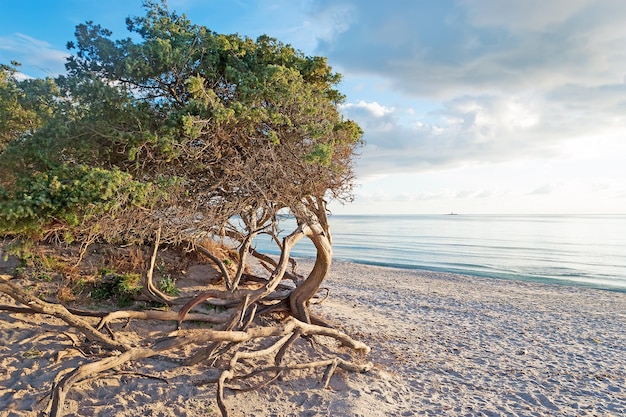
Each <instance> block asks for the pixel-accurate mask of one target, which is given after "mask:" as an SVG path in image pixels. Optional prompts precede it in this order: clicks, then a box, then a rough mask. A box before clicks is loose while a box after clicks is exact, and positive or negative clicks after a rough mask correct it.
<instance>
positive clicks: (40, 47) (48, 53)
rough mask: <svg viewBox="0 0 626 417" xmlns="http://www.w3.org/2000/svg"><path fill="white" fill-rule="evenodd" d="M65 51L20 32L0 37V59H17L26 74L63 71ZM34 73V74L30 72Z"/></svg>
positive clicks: (6, 61)
mask: <svg viewBox="0 0 626 417" xmlns="http://www.w3.org/2000/svg"><path fill="white" fill-rule="evenodd" d="M68 56H69V53H68V52H67V51H61V50H58V49H56V48H54V47H53V46H52V45H50V44H49V43H48V42H46V41H43V40H39V39H35V38H33V37H31V36H28V35H24V34H22V33H14V34H12V35H10V36H3V37H0V60H1V61H2V62H4V63H8V62H10V61H18V62H20V63H21V64H22V65H23V68H22V70H23V71H24V72H25V73H26V74H27V75H36V76H39V74H40V73H43V75H44V76H45V75H49V76H56V75H58V74H61V73H62V72H64V71H65V62H66V58H67V57H68ZM31 73H35V74H31Z"/></svg>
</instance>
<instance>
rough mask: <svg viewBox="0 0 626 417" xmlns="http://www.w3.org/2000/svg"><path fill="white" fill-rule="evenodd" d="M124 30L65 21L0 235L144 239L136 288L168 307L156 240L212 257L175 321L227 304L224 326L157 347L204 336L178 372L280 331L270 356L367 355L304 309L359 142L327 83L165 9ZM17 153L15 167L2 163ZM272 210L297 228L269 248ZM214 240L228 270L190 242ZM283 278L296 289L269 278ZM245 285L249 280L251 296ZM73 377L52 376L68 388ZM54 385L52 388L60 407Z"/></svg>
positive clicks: (297, 55) (326, 70)
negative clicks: (64, 51)
mask: <svg viewBox="0 0 626 417" xmlns="http://www.w3.org/2000/svg"><path fill="white" fill-rule="evenodd" d="M127 27H128V30H129V31H130V32H132V33H134V34H135V35H136V36H135V39H137V38H139V39H140V41H135V40H134V39H133V38H130V37H129V38H126V39H122V40H115V41H114V40H112V39H111V36H112V33H111V32H110V31H108V30H107V29H104V28H102V27H101V26H99V25H97V24H95V23H93V22H87V23H85V24H81V25H78V26H77V28H76V32H75V35H76V41H75V42H70V43H69V44H68V48H69V49H70V50H71V51H74V55H72V56H71V57H70V58H69V59H68V62H67V65H66V68H67V74H66V75H63V76H60V77H58V78H57V79H56V80H55V86H58V94H57V95H56V100H55V101H54V106H53V107H54V109H55V111H54V114H53V115H52V116H51V118H50V120H48V121H47V122H46V123H45V124H38V125H36V126H35V125H33V126H32V128H30V130H29V134H28V135H22V136H21V138H22V140H21V141H19V143H17V142H16V144H15V146H13V147H11V148H12V149H8V150H7V152H5V154H3V155H2V156H0V169H3V170H9V169H10V170H12V172H13V175H12V176H11V178H12V181H9V182H7V184H4V189H0V201H2V206H1V207H0V220H3V224H4V225H5V227H4V229H3V228H2V227H0V232H2V233H4V234H18V235H19V234H27V233H30V234H31V235H32V234H35V235H37V236H39V237H40V238H43V237H50V235H51V233H54V234H55V235H57V236H58V235H59V234H60V233H61V234H62V235H63V236H64V238H65V239H68V238H71V239H77V240H79V241H81V242H82V243H83V244H84V245H85V246H86V245H87V244H89V243H90V242H92V241H94V240H96V239H101V240H112V239H113V240H115V241H120V240H122V241H126V242H147V241H150V240H152V241H155V249H154V254H153V262H152V266H151V267H150V269H149V270H148V271H147V273H146V285H145V288H146V290H147V292H148V294H149V295H150V296H151V297H152V298H153V299H155V300H159V301H162V302H166V303H169V304H176V302H177V301H176V300H172V299H171V298H170V297H167V296H165V295H164V294H162V293H161V292H159V291H158V290H157V289H156V288H154V286H153V284H152V283H151V276H152V268H153V267H154V257H155V256H156V251H157V250H158V247H159V244H160V243H161V242H169V243H181V242H186V243H189V244H191V245H193V246H194V247H196V248H197V250H199V251H200V252H201V253H203V254H204V255H206V256H208V257H209V258H211V259H213V260H214V261H215V262H216V263H217V265H218V267H219V268H220V270H221V271H222V274H223V278H224V285H225V288H224V289H223V290H220V291H215V290H212V291H208V292H205V293H201V294H198V296H197V297H195V298H194V299H193V300H186V301H188V302H187V303H186V304H185V305H184V306H183V307H182V308H181V309H180V310H179V313H178V317H179V320H180V321H182V320H183V318H184V317H185V316H186V314H187V313H188V312H189V311H190V310H191V309H192V308H194V307H195V306H196V305H198V304H199V303H202V302H209V303H212V302H213V303H214V302H216V300H217V301H219V302H220V304H224V302H226V303H227V305H228V306H229V311H231V317H230V319H229V320H227V321H226V322H224V323H223V324H222V325H221V328H220V330H219V331H220V332H223V333H220V334H219V335H218V334H217V333H215V334H213V333H211V332H208V333H207V335H205V336H202V337H197V338H195V339H193V340H189V338H187V339H184V340H183V339H177V340H175V341H170V342H171V343H170V345H168V346H171V345H178V344H180V343H190V342H193V343H200V342H203V343H204V342H211V343H209V344H208V345H207V346H205V347H203V348H201V349H200V350H198V351H197V352H196V353H195V354H194V355H193V356H192V357H190V358H188V359H187V360H186V363H187V364H192V363H197V362H199V361H202V360H206V359H208V358H214V357H216V356H217V355H222V356H224V355H226V352H229V353H228V354H230V355H233V356H231V358H234V357H236V356H237V355H241V352H239V351H238V349H239V343H237V342H240V340H239V338H241V337H242V336H241V333H242V332H246V331H247V332H248V335H249V332H255V331H256V332H258V334H259V335H260V336H264V337H269V336H281V337H282V336H285V337H282V338H280V340H279V341H278V342H276V343H278V344H279V345H277V346H278V348H280V349H278V348H277V350H279V351H280V352H283V351H284V350H286V349H287V347H288V346H289V345H290V344H291V343H293V340H294V338H295V337H297V336H300V335H302V334H328V335H331V336H332V337H336V338H337V339H340V340H342V341H343V342H344V343H348V344H349V345H350V346H352V347H354V348H357V349H363V350H367V347H366V346H365V345H362V344H359V342H356V341H352V340H351V339H350V338H348V337H347V336H345V335H343V334H341V333H340V332H337V331H336V330H332V329H326V330H324V329H325V327H323V326H326V323H324V321H323V320H322V319H320V318H318V317H313V316H312V315H311V314H310V312H309V302H310V300H311V298H312V297H314V296H315V294H316V293H317V292H318V290H319V288H320V285H321V284H322V282H323V280H324V279H325V277H326V275H327V274H328V271H329V268H330V264H331V260H332V237H331V233H330V226H329V221H328V217H327V206H326V205H327V202H328V201H329V200H330V199H339V200H341V201H349V200H350V198H351V190H352V186H353V172H352V161H353V158H354V156H355V152H356V150H357V148H358V146H359V145H360V143H361V142H360V138H361V135H362V131H361V129H360V128H359V127H358V125H357V124H356V123H354V122H353V121H350V120H346V119H344V118H343V117H342V116H341V114H340V113H339V111H338V105H339V104H341V102H342V101H343V100H344V97H343V96H342V95H341V94H340V93H339V91H338V90H337V89H336V86H337V85H338V83H339V82H340V75H339V74H337V73H334V72H333V71H332V69H331V68H330V66H328V64H327V62H326V60H325V59H324V58H322V57H309V56H305V55H304V54H303V53H301V52H299V51H297V50H295V49H294V48H293V47H291V46H290V45H285V44H283V43H281V42H279V41H277V40H276V39H273V38H270V37H268V36H261V37H259V38H258V39H257V40H256V41H255V40H252V39H250V38H245V37H240V36H238V35H221V34H217V33H214V32H212V31H210V30H209V29H207V28H206V27H203V26H197V25H194V24H192V23H191V22H190V21H189V20H188V19H187V18H186V16H185V15H178V14H176V13H175V12H170V11H169V9H168V8H167V5H166V4H165V3H164V2H163V3H155V2H151V1H149V2H146V15H145V16H142V17H134V18H129V19H127ZM5 78H6V77H5ZM0 81H2V80H0ZM27 96H30V97H37V96H38V94H37V92H33V91H31V92H30V95H28V94H27ZM4 130H5V131H6V130H7V129H6V128H5V129H4ZM14 130H15V129H13V130H11V131H14ZM18 130H19V129H18ZM23 131H24V129H22V132H23ZM42 147H43V149H45V152H44V154H45V155H43V156H42V152H41V149H42ZM15 155H19V156H20V158H19V159H20V160H22V161H24V162H23V163H21V164H17V165H15V164H8V163H7V161H8V160H9V158H10V159H11V160H13V161H15ZM2 161H4V163H3V162H2ZM9 167H10V168H9ZM0 185H2V184H0ZM26 197H28V198H26ZM284 213H289V214H291V215H292V216H294V217H295V218H296V220H297V225H298V226H297V229H296V230H294V231H292V232H291V233H290V234H289V235H287V236H286V237H284V238H283V239H282V241H281V240H280V239H279V238H278V231H279V230H280V224H279V220H280V218H281V214H284ZM52 224H54V227H51V225H52ZM259 233H268V234H271V235H272V236H273V237H274V239H275V241H276V242H277V244H278V245H279V246H280V249H281V255H280V257H279V258H278V259H277V260H274V259H272V258H270V257H267V256H265V255H263V254H260V253H257V252H256V251H254V250H253V249H251V248H252V244H253V241H254V239H255V238H256V237H257V236H258V234H259ZM220 237H228V238H229V239H230V240H231V241H234V242H236V245H235V246H236V247H237V249H238V252H239V256H238V259H237V261H238V267H237V269H236V272H235V273H234V274H230V273H229V272H228V271H227V268H225V267H224V265H223V263H222V260H220V259H219V257H217V256H216V255H215V254H213V253H212V252H211V251H210V249H208V248H206V247H204V246H202V245H200V244H199V242H201V241H202V239H207V238H210V239H217V238H220ZM302 237H307V238H308V239H310V240H311V241H312V242H313V244H314V245H315V248H316V249H317V256H316V259H315V264H314V267H313V268H312V270H311V272H310V273H309V274H308V276H307V277H306V278H298V277H294V276H293V275H291V274H290V273H288V272H287V268H288V265H289V262H290V251H291V248H292V247H293V246H294V245H295V244H296V243H297V241H298V240H300V239H301V238H302ZM250 254H252V255H254V256H257V257H259V258H260V259H262V260H263V261H264V262H265V263H266V265H267V268H268V270H269V276H268V277H264V278H263V277H250V276H249V275H246V274H244V271H245V266H246V263H247V262H248V256H249V255H250ZM231 275H232V276H231ZM287 276H291V277H292V278H294V280H295V281H296V282H297V285H295V286H285V285H284V284H282V283H281V281H283V279H284V278H285V277H287ZM245 278H254V279H255V280H256V282H259V281H260V282H261V284H262V285H260V286H259V285H256V286H254V287H250V286H248V285H246V284H245V282H244V281H245ZM279 287H280V291H277V289H278V288H279ZM11 291H13V293H15V289H11V290H9V289H7V288H6V287H5V292H11ZM14 295H15V294H14ZM269 300H271V302H270V301H269ZM276 312H281V313H282V314H286V315H287V316H291V317H293V319H292V321H290V322H289V323H291V324H290V325H289V326H287V327H285V326H284V325H281V326H279V327H275V326H270V327H267V328H263V327H260V328H252V329H249V330H246V329H248V326H249V325H250V323H251V322H252V321H253V319H254V318H255V317H258V316H261V315H264V314H269V313H276ZM82 328H83V329H85V328H86V327H84V326H83V327H82ZM255 329H256V330H255ZM259 329H260V330H259ZM278 329H280V330H278ZM88 332H89V334H90V335H91V337H92V338H93V337H94V336H93V334H92V333H93V332H92V331H91V330H88ZM255 334H256V333H255ZM211 335H212V336H211ZM260 336H259V337H260ZM98 337H100V336H98ZM102 337H104V336H102ZM212 337H213V338H212ZM249 337H257V336H249ZM103 340H106V338H104V339H103ZM224 342H231V343H230V345H228V344H227V345H225V344H224ZM107 343H108V342H107ZM157 345H158V346H157ZM233 345H234V346H233ZM225 346H226V348H230V349H225ZM281 346H282V347H281ZM116 348H117V349H120V348H121V347H120V346H116ZM161 348H162V346H161V345H159V344H158V343H157V344H156V345H155V346H154V347H153V349H151V350H145V351H142V352H137V351H135V350H133V349H130V348H128V347H123V348H121V349H122V350H124V351H126V352H128V358H127V359H136V358H138V357H145V356H146V355H147V356H151V355H153V354H155V353H156V352H158V351H160V349H161ZM283 353H284V352H283ZM283 353H281V354H280V355H281V356H282V354H283ZM276 361H277V364H278V363H279V362H280V360H279V358H278V357H277V359H276ZM235 362H236V360H234V362H232V363H233V364H234V363H235ZM116 363H117V362H116ZM333 363H334V366H336V365H337V363H338V362H337V361H336V360H335V361H334V362H333ZM106 366H109V365H106ZM341 366H345V367H347V368H349V369H362V367H358V366H355V365H351V364H348V363H347V362H346V363H343V362H342V365H341ZM105 368H106V367H105V366H104V365H103V367H102V368H101V369H105ZM107 369H108V368H107ZM276 369H277V370H276V372H278V373H279V372H282V370H280V367H277V368H276ZM333 369H334V368H333ZM81 372H82V371H81V370H77V372H75V373H72V375H73V376H72V377H70V378H69V379H68V378H65V379H64V381H65V382H66V384H68V385H69V386H71V383H72V381H73V379H72V378H79V376H80V375H82V373H81ZM233 372H234V371H233V369H232V366H231V367H229V368H228V369H227V370H225V371H224V373H222V378H221V379H220V381H221V382H220V383H219V384H218V403H219V404H220V409H221V410H222V413H223V414H224V415H225V414H226V409H225V407H224V405H223V384H224V381H225V380H230V379H233V378H235V377H236V374H235V373H233ZM276 372H275V373H276ZM77 375H79V376H77ZM61 385H63V384H61ZM63 389H64V388H61V389H60V390H57V393H56V394H57V395H60V396H61V397H62V395H63V393H62V390H63ZM55 398H57V397H55ZM56 401H57V402H56V406H55V407H57V408H56V410H60V409H62V407H61V406H60V405H59V404H61V405H62V398H60V399H57V400H56ZM59 407H61V408H59ZM57 412H58V413H60V411H57Z"/></svg>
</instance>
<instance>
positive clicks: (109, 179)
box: [0, 164, 153, 234]
mask: <svg viewBox="0 0 626 417" xmlns="http://www.w3.org/2000/svg"><path fill="white" fill-rule="evenodd" d="M152 188H153V187H151V186H150V184H146V183H141V182H138V181H135V180H133V178H132V177H131V175H130V174H128V173H124V172H121V171H120V170H119V169H116V168H114V169H112V170H105V169H101V168H90V167H87V166H81V165H68V164H64V165H61V166H59V167H57V168H55V169H53V170H51V171H49V172H45V173H35V174H33V175H32V176H29V177H22V178H19V179H18V180H17V181H16V183H15V186H14V188H13V189H12V190H10V191H9V190H6V189H3V188H0V233H10V232H13V233H24V234H27V233H29V232H31V233H34V232H36V231H38V230H42V229H43V228H44V227H45V226H48V225H50V224H54V223H57V224H58V223H60V224H61V225H67V226H69V227H72V226H77V225H79V224H81V223H82V222H84V221H86V220H87V219H89V218H90V217H92V216H98V215H102V214H103V213H116V212H119V211H120V210H122V209H123V208H125V207H127V206H129V205H138V206H144V205H150V204H151V201H150V198H152V197H153V196H152V195H151V190H152Z"/></svg>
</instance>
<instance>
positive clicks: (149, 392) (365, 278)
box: [0, 262, 626, 417]
mask: <svg viewBox="0 0 626 417" xmlns="http://www.w3.org/2000/svg"><path fill="white" fill-rule="evenodd" d="M326 286H327V287H328V288H329V289H330V297H329V299H328V300H326V301H325V302H324V303H323V304H322V305H321V306H316V307H315V309H316V310H317V311H318V312H320V313H321V314H323V315H325V316H326V317H327V318H329V319H330V320H331V321H333V322H335V323H338V324H339V325H340V327H341V328H343V329H344V330H345V331H346V332H348V333H349V334H351V335H352V336H354V337H355V338H357V339H359V340H361V341H364V342H365V343H367V344H369V345H370V346H371V347H372V352H371V354H370V360H372V361H373V362H374V363H375V364H376V366H375V368H374V369H373V370H372V371H370V372H368V373H365V374H348V373H346V372H343V371H341V372H337V373H336V374H335V376H333V378H332V380H331V383H330V387H329V389H322V388H320V386H319V385H318V383H319V380H320V379H321V374H320V372H319V371H318V372H314V373H313V374H312V375H311V374H309V375H308V377H304V376H303V375H302V374H296V373H294V374H290V375H289V376H288V377H286V378H284V379H283V380H282V381H277V382H276V383H274V384H272V385H270V386H268V387H265V388H263V389H261V390H259V391H256V392H249V393H233V392H230V393H227V395H226V401H227V402H228V404H229V406H230V407H231V410H232V415H233V416H243V415H246V416H276V417H278V416H281V417H282V416H362V417H374V416H413V415H436V416H622V415H626V332H625V330H626V294H624V293H617V292H610V291H600V290H592V289H584V288H572V287H564V286H553V285H543V284H537V283H523V282H513V281H505V280H494V279H481V278H476V277H466V276H460V275H454V274H444V273H431V272H424V271H405V270H396V269H387V268H378V267H369V266H362V265H356V264H349V263H341V262H336V263H335V264H334V265H333V269H332V274H331V276H330V278H329V279H328V281H327V283H326ZM8 301H9V300H8V298H6V297H4V296H0V303H1V304H7V303H8ZM120 326H121V324H120ZM134 326H135V329H138V328H139V327H138V326H140V324H135V325H134ZM62 329H63V325H62V323H61V322H59V321H57V320H56V319H54V318H51V317H49V316H27V315H23V314H18V313H7V312H0V416H2V417H5V416H11V417H13V416H35V415H37V411H39V410H42V409H43V408H45V405H46V403H47V397H46V395H47V393H48V392H49V389H50V382H51V381H52V380H53V379H54V377H55V375H56V374H57V373H59V372H60V371H62V370H63V369H66V368H71V367H74V366H77V365H78V364H81V363H84V362H85V361H86V359H85V358H84V357H82V356H81V355H80V354H79V353H78V352H77V351H76V350H74V349H72V340H71V338H70V337H64V336H59V334H58V331H60V330H62ZM143 330H144V331H145V330H146V329H145V328H144V329H143ZM128 331H129V332H132V331H133V329H132V326H131V329H130V330H128ZM129 337H130V336H129ZM302 349H303V351H304V352H305V353H306V352H307V350H308V351H312V349H313V348H311V347H310V346H308V345H307V343H306V342H303V344H302ZM318 349H319V348H318ZM57 352H61V354H58V353H57ZM309 353H310V352H309ZM208 373H211V369H210V368H208V367H204V368H203V367H201V366H198V367H193V368H180V367H175V366H173V364H171V363H170V362H168V361H167V360H161V359H159V358H156V359H150V360H145V361H141V362H139V363H133V364H130V365H128V366H127V367H125V368H124V369H120V370H118V372H116V373H112V374H110V375H107V376H105V377H103V378H99V379H96V380H93V381H86V382H84V383H81V384H80V385H79V386H78V387H77V388H76V389H75V390H74V391H72V393H71V394H70V395H69V397H68V398H69V401H68V402H67V404H68V407H69V412H68V413H67V415H68V416H137V415H151V416H163V417H169V416H172V417H174V416H176V417H182V416H204V415H217V414H215V411H216V410H217V407H216V405H215V397H214V395H215V388H214V386H212V385H195V384H193V383H194V382H197V381H198V380H201V379H202V378H206V375H207V374H208Z"/></svg>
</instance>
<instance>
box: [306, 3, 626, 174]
mask: <svg viewBox="0 0 626 417" xmlns="http://www.w3.org/2000/svg"><path fill="white" fill-rule="evenodd" d="M313 3H314V4H315V7H314V10H316V11H317V14H318V15H323V11H324V10H327V9H328V10H330V8H333V7H339V6H338V5H341V7H343V9H344V10H348V11H349V14H350V15H349V19H346V21H347V22H348V23H349V24H348V25H347V27H342V29H341V30H340V31H337V33H335V34H334V36H332V37H320V38H319V40H318V52H320V53H322V54H324V55H327V56H328V57H329V58H330V62H331V63H334V64H339V65H340V66H341V67H342V71H343V72H344V73H345V74H346V78H349V77H355V78H357V79H359V80H361V82H362V80H365V79H367V77H370V78H371V79H377V80H386V83H385V84H386V85H387V88H388V90H392V91H393V92H394V94H395V97H402V100H399V102H400V103H402V104H398V101H392V102H394V104H393V107H391V106H387V105H386V101H385V99H386V96H385V92H381V93H380V94H379V96H378V97H377V98H376V99H375V100H369V101H363V100H359V101H356V102H354V103H349V104H347V105H344V106H343V108H342V111H343V112H344V113H345V114H346V115H347V116H348V117H350V118H353V119H354V120H356V121H357V122H359V124H361V126H362V127H363V128H364V131H365V137H364V139H365V141H366V144H367V146H366V147H365V148H364V150H363V152H362V157H361V158H360V160H359V161H358V167H357V173H358V175H359V176H361V177H363V176H371V175H375V174H377V173H400V172H420V171H425V170H432V169H442V168H449V167H455V166H462V165H468V164H491V163H499V162H505V161H513V160H517V159H529V158H531V159H532V158H540V157H567V156H568V150H567V147H568V144H570V143H572V142H574V141H576V140H577V139H579V138H587V139H589V138H593V137H600V136H603V135H604V136H606V135H613V136H615V135H616V134H618V132H623V131H624V130H625V129H626V116H624V115H625V114H626V52H624V48H623V45H625V44H626V26H624V25H623V21H624V20H625V19H626V8H624V7H623V3H622V2H621V1H617V0H601V1H597V0H571V1H570V0H554V1H551V2H544V1H541V0H528V1H527V2H526V1H525V2H517V1H513V0H510V1H503V0H456V1H455V0H440V1H437V2H430V1H415V0H397V1H393V2H379V1H374V0H359V1H356V0H344V1H343V2H336V1H332V2H331V1H330V0H316V1H314V2H313ZM386 93H389V91H387V92H386ZM387 95H388V94H387ZM412 100H413V102H412ZM425 102H428V103H430V104H429V108H426V109H425V108H424V105H423V104H424V103H425ZM412 103H418V104H416V105H415V106H414V105H413V104H412ZM420 106H421V108H420V111H412V112H411V111H409V110H412V109H411V107H420ZM411 113H412V114H411ZM589 142H590V141H589V140H586V141H585V143H589ZM570 150H571V146H570ZM596 152H597V151H596Z"/></svg>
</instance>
